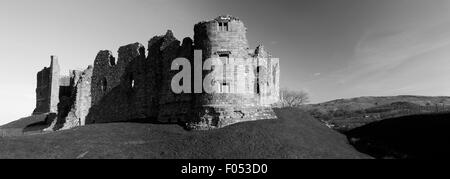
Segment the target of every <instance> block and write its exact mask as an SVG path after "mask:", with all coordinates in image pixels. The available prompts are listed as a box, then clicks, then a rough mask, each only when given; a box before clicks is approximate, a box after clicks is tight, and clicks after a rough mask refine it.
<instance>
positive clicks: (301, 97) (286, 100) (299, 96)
mask: <svg viewBox="0 0 450 179" xmlns="http://www.w3.org/2000/svg"><path fill="white" fill-rule="evenodd" d="M280 96H281V106H282V107H299V106H301V105H303V104H305V103H308V102H309V95H308V93H306V92H305V91H293V90H289V89H287V88H283V89H281V91H280Z"/></svg>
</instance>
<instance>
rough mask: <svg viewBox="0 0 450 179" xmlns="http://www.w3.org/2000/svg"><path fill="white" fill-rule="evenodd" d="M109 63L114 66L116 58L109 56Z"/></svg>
mask: <svg viewBox="0 0 450 179" xmlns="http://www.w3.org/2000/svg"><path fill="white" fill-rule="evenodd" d="M109 65H110V66H116V58H114V57H113V56H112V55H111V56H109Z"/></svg>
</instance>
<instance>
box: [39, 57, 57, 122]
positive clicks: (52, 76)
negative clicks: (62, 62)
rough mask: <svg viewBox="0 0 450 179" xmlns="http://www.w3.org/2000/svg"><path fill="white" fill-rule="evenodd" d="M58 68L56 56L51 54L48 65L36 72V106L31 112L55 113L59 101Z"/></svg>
mask: <svg viewBox="0 0 450 179" xmlns="http://www.w3.org/2000/svg"><path fill="white" fill-rule="evenodd" d="M59 73H60V68H59V63H58V58H57V57H55V56H51V63H50V67H48V68H47V67H46V68H44V69H43V70H42V71H40V72H39V73H38V74H37V87H36V108H35V110H34V111H33V114H34V115H35V114H43V113H49V112H50V113H57V112H58V103H59V90H60V89H59V81H60V76H59V75H60V74H59Z"/></svg>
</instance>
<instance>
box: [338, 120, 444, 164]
mask: <svg viewBox="0 0 450 179" xmlns="http://www.w3.org/2000/svg"><path fill="white" fill-rule="evenodd" d="M449 119H450V113H436V114H420V115H411V116H403V117H395V118H391V119H386V120H382V121H377V122H374V123H371V124H368V125H365V126H362V127H359V128H355V129H353V130H350V131H348V132H346V135H347V136H348V138H349V139H350V141H351V143H352V144H353V145H354V146H355V147H357V149H359V150H360V151H362V152H365V153H368V154H370V155H372V156H374V157H376V158H435V159H442V158H450V154H449V152H448V151H450V131H449V130H448V129H449V128H450V121H449Z"/></svg>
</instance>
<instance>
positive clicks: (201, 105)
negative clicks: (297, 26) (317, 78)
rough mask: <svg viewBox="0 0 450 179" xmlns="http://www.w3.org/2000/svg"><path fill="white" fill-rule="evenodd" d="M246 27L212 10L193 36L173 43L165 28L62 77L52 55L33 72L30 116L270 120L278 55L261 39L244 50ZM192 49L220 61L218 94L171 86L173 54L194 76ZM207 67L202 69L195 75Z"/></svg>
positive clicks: (77, 122) (219, 123)
mask: <svg viewBox="0 0 450 179" xmlns="http://www.w3.org/2000/svg"><path fill="white" fill-rule="evenodd" d="M246 32H247V29H246V27H245V26H244V23H243V22H242V21H240V20H239V19H237V18H235V17H231V16H220V17H218V18H216V19H213V20H211V21H206V22H200V23H198V24H196V25H195V27H194V40H192V39H191V38H189V37H187V38H184V39H183V41H182V42H180V41H179V40H177V39H176V38H175V37H174V36H173V34H172V31H170V30H169V31H167V33H166V34H165V35H163V36H155V37H153V38H151V39H150V40H149V42H148V46H147V52H148V55H146V49H145V47H144V46H143V45H141V44H139V43H134V44H129V45H126V46H122V47H120V48H119V50H118V57H117V58H116V57H114V56H113V55H112V53H111V51H108V50H102V51H100V52H99V53H98V54H97V56H96V58H95V60H94V64H93V66H89V67H88V68H87V69H86V70H84V71H76V70H73V71H70V74H69V76H60V68H59V64H58V59H57V57H55V56H52V57H51V64H50V67H46V68H44V69H43V70H42V71H40V72H39V73H38V74H37V89H36V109H35V110H34V112H33V114H56V115H53V116H54V117H53V118H51V119H49V120H48V122H49V123H51V125H50V127H49V128H48V129H47V130H59V129H69V128H72V127H76V126H82V125H87V124H93V123H108V122H125V121H139V122H154V123H177V124H182V125H185V126H186V127H187V128H189V129H199V130H206V129H214V128H220V127H224V126H227V125H230V124H234V123H238V122H243V121H253V120H260V119H276V118H277V117H276V115H275V114H274V112H273V110H272V108H271V107H272V105H274V104H276V103H278V102H279V78H280V66H279V61H278V59H274V58H272V57H271V56H270V55H269V53H267V52H266V51H265V50H264V47H263V46H262V45H260V46H258V47H257V48H256V49H250V48H249V45H248V42H247V38H246ZM194 50H201V52H202V60H203V61H205V59H208V58H218V59H220V61H222V63H223V64H224V67H223V73H221V75H215V74H213V75H211V76H212V77H213V80H212V81H213V83H214V87H215V89H216V90H217V91H219V92H217V93H205V92H203V93H181V94H175V93H174V92H173V91H172V89H171V82H172V79H173V77H174V76H175V75H176V74H177V73H178V72H180V70H181V69H180V70H171V66H172V62H173V61H174V60H175V59H176V58H180V57H183V58H186V59H188V60H189V61H190V62H191V65H192V66H191V69H192V75H191V76H192V78H195V76H196V75H195V74H194V69H195V67H194V65H197V64H194V54H196V53H194ZM230 59H236V60H235V62H234V64H237V65H233V66H231V65H229V66H227V64H228V63H229V60H230ZM213 70H214V68H212V69H210V70H203V72H202V79H203V78H205V77H206V76H207V75H208V74H210V73H211V74H212V72H213ZM191 81H194V80H191ZM239 89H245V90H246V91H248V92H245V93H244V92H242V91H241V90H239ZM191 91H194V84H192V90H191ZM49 116H50V115H49Z"/></svg>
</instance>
